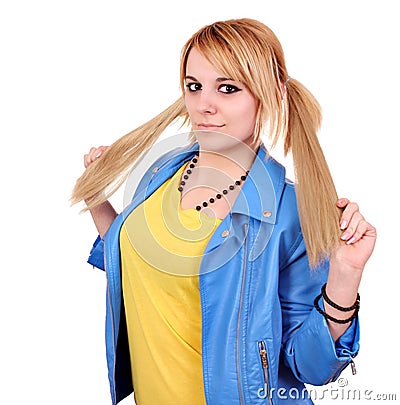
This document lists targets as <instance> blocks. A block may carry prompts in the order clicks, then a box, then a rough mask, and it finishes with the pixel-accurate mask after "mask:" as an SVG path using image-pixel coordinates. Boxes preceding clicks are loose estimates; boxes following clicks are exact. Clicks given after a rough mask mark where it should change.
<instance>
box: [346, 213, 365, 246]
mask: <svg viewBox="0 0 400 405" xmlns="http://www.w3.org/2000/svg"><path fill="white" fill-rule="evenodd" d="M369 228H370V225H369V223H368V222H367V221H366V220H365V219H364V218H362V219H360V221H359V222H358V224H357V226H356V227H355V229H354V232H353V234H352V235H351V234H350V232H348V231H346V232H345V233H344V234H346V233H347V234H348V235H349V236H348V237H346V238H344V235H342V239H343V240H345V241H346V244H347V245H351V244H352V243H356V242H358V241H359V240H360V239H361V238H362V237H363V236H364V235H365V234H366V233H367V231H368V229H369Z"/></svg>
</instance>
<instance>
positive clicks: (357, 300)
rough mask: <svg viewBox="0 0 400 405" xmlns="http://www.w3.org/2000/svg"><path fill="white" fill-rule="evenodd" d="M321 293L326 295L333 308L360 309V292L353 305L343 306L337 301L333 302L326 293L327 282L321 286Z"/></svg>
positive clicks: (346, 310) (347, 310)
mask: <svg viewBox="0 0 400 405" xmlns="http://www.w3.org/2000/svg"><path fill="white" fill-rule="evenodd" d="M321 293H322V296H323V297H324V300H325V301H326V302H327V303H328V304H329V305H330V306H331V307H333V308H335V309H338V310H339V311H343V312H350V311H353V310H354V309H357V310H358V309H360V294H358V293H357V298H356V301H355V302H354V304H353V305H352V306H351V307H342V306H340V305H338V304H336V303H335V302H333V301H332V300H331V299H330V298H329V297H328V295H327V293H326V283H325V284H324V285H323V286H322V287H321Z"/></svg>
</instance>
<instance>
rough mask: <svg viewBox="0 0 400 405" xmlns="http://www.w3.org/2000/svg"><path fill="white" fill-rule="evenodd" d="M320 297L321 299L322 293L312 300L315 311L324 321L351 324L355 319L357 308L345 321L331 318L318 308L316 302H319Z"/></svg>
mask: <svg viewBox="0 0 400 405" xmlns="http://www.w3.org/2000/svg"><path fill="white" fill-rule="evenodd" d="M321 297H322V293H321V294H320V295H318V296H317V297H315V299H314V307H315V309H316V310H317V311H318V312H319V313H320V314H321V315H323V316H324V318H325V319H327V320H329V321H332V322H335V323H340V324H344V323H348V322H351V321H352V320H353V319H354V318H356V317H357V315H358V310H359V307H357V308H356V309H355V311H354V313H353V315H352V316H351V317H350V318H347V319H337V318H334V317H333V316H331V315H329V314H327V313H326V312H325V311H324V310H323V309H321V308H320V306H319V304H318V301H319V300H320V298H321Z"/></svg>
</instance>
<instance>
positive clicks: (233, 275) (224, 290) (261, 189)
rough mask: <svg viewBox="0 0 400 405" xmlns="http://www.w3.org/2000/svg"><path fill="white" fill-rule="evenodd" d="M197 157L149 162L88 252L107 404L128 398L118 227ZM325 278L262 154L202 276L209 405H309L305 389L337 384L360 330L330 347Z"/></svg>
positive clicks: (183, 152)
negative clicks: (99, 284) (101, 309)
mask: <svg viewBox="0 0 400 405" xmlns="http://www.w3.org/2000/svg"><path fill="white" fill-rule="evenodd" d="M197 148H198V145H197V144H194V145H193V146H191V147H189V148H179V149H176V150H174V151H172V152H169V153H167V154H165V155H164V156H163V157H161V158H160V159H159V160H158V161H156V162H155V163H154V164H153V165H152V166H151V167H150V169H149V170H148V171H147V173H146V174H145V175H144V177H143V179H142V180H141V182H140V184H139V186H138V188H137V190H136V193H135V195H134V198H133V200H132V202H131V204H130V205H129V206H128V207H127V208H126V209H125V210H124V211H123V212H122V213H121V214H120V215H119V216H118V217H117V218H116V219H115V220H114V222H113V224H112V225H111V227H110V228H109V230H108V232H107V233H106V235H105V236H104V238H103V239H100V238H99V237H98V238H97V240H96V241H95V243H94V245H93V248H92V250H91V254H90V257H89V260H88V262H89V263H91V264H92V265H94V266H96V267H98V268H100V269H103V270H106V273H107V313H106V348H107V362H108V370H109V380H110V387H111V396H112V402H113V404H116V403H117V402H119V401H121V400H122V399H123V398H124V397H126V396H127V395H129V394H130V393H131V392H132V390H133V387H132V379H131V372H130V364H129V353H128V343H127V335H126V323H125V316H124V309H123V300H122V292H121V276H120V250H119V232H120V229H121V225H122V224H123V221H124V219H125V218H126V217H127V215H129V213H130V212H131V211H132V210H133V209H134V208H135V207H136V206H137V205H138V204H140V203H141V202H143V201H144V199H145V198H147V197H148V196H149V195H151V194H152V193H153V192H154V191H155V190H156V189H157V188H158V187H159V186H160V185H162V184H163V183H164V182H165V181H166V180H167V179H168V178H170V177H171V176H172V175H173V174H174V173H175V172H176V171H177V170H178V169H179V168H180V167H181V166H182V164H183V163H184V162H185V161H188V160H190V159H191V158H192V157H193V155H194V153H195V151H196V150H197ZM328 269H329V262H325V263H323V264H322V265H321V266H320V267H319V268H318V269H317V270H310V268H309V265H308V259H307V254H306V250H305V245H304V241H303V237H302V233H301V229H300V224H299V219H298V212H297V206H296V197H295V190H294V186H293V184H291V183H290V182H288V181H286V179H285V169H284V168H283V167H282V166H281V165H280V164H279V163H277V162H276V161H275V160H274V159H272V158H271V157H270V156H269V155H268V153H267V151H266V149H265V147H264V146H261V147H260V148H259V150H258V153H257V157H256V159H255V161H254V163H253V165H252V168H251V170H250V172H249V175H248V178H247V180H246V182H245V183H244V185H243V188H242V193H240V195H239V197H238V198H237V200H236V201H235V204H234V206H233V208H232V211H231V212H230V213H229V214H228V215H227V216H226V217H225V218H224V220H223V221H222V222H221V224H220V225H219V227H218V228H217V229H216V231H215V232H214V234H213V235H212V237H211V239H210V241H209V243H208V245H207V248H206V250H205V253H204V256H203V258H202V262H201V266H200V276H199V283H200V299H201V308H202V360H203V362H202V364H203V378H204V390H205V397H206V400H207V404H209V405H226V404H229V405H236V404H237V405H241V404H247V405H257V404H280V403H286V404H288V403H295V404H302V403H304V404H306V403H307V404H309V403H312V401H311V399H310V398H309V397H308V396H307V395H306V391H305V389H304V384H303V383H308V384H312V385H322V384H326V383H328V382H331V381H334V380H335V379H337V378H338V376H339V375H340V373H341V371H342V370H343V369H344V368H345V367H346V366H347V365H348V364H349V363H351V362H352V357H354V356H355V355H356V354H357V352H358V348H359V343H358V340H359V326H358V320H357V319H355V320H353V322H352V324H351V325H350V327H349V328H348V330H347V331H346V332H345V334H344V335H343V336H342V337H341V338H340V339H339V340H338V341H337V342H336V343H335V342H334V341H333V340H332V338H331V336H330V333H329V329H328V326H327V323H326V321H325V319H324V318H323V316H321V315H320V314H319V313H318V312H317V311H316V310H315V308H314V307H313V301H314V298H315V296H317V295H318V294H319V293H320V289H321V285H322V284H323V283H324V282H325V281H326V279H327V273H328ZM320 305H323V303H322V302H321V303H320ZM185 403H187V402H185ZM177 404H179V402H177Z"/></svg>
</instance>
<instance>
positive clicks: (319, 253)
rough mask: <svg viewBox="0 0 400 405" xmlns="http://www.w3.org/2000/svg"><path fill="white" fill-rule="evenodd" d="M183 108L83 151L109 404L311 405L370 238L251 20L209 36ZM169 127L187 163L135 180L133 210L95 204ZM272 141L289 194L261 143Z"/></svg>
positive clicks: (351, 350) (315, 115) (347, 327)
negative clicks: (100, 279) (283, 156)
mask: <svg viewBox="0 0 400 405" xmlns="http://www.w3.org/2000/svg"><path fill="white" fill-rule="evenodd" d="M181 84H182V93H183V94H182V97H180V98H179V99H178V100H177V101H176V102H175V103H174V104H172V105H171V106H170V107H169V108H168V109H166V110H165V111H164V112H162V113H161V114H159V115H158V116H157V117H155V118H154V119H152V120H151V121H149V122H148V123H146V124H144V125H142V126H141V127H139V128H137V129H136V130H134V131H132V132H131V133H129V134H127V135H126V136H124V137H122V138H120V139H119V140H117V141H116V142H115V143H114V144H113V145H111V146H110V147H108V148H107V147H99V148H92V149H91V150H90V152H89V153H88V154H86V155H85V157H84V161H85V167H86V170H85V172H84V174H83V175H82V177H81V178H80V179H78V182H77V184H76V187H75V189H74V191H73V202H79V201H82V200H84V201H85V202H86V204H87V209H88V210H90V212H91V214H92V216H93V220H94V222H95V225H96V226H97V229H98V231H99V237H98V238H97V240H96V241H95V244H94V245H93V248H92V251H91V254H90V257H89V263H91V264H93V265H94V266H96V267H98V268H100V269H104V270H106V273H107V280H108V293H107V302H108V305H107V319H106V342H107V360H108V367H109V379H110V386H111V395H112V401H113V403H114V404H115V403H117V402H119V401H120V400H122V399H123V398H124V397H126V396H127V395H129V394H130V393H131V392H132V391H134V393H135V400H136V403H137V404H139V405H146V404H174V405H175V404H205V403H207V404H210V405H216V404H251V405H254V404H265V403H269V404H279V403H281V402H285V403H296V404H298V403H312V401H311V399H310V398H309V397H308V395H307V394H306V391H305V389H304V383H309V384H313V385H322V384H326V383H328V382H331V381H334V380H335V379H336V378H337V377H338V376H339V375H340V373H341V371H342V370H343V369H344V368H345V367H346V366H347V365H349V364H350V363H352V364H354V363H353V360H352V359H353V357H354V356H356V354H357V352H358V348H359V343H358V340H359V326H358V319H357V315H358V310H359V296H358V292H357V291H358V287H359V284H360V280H361V276H362V272H363V269H364V266H365V264H366V262H367V260H368V258H369V257H370V255H371V253H372V251H373V248H374V244H375V239H376V231H375V229H374V227H373V226H371V225H370V224H369V223H368V222H367V221H366V220H365V219H364V217H363V216H362V214H361V213H360V212H359V209H358V206H357V204H356V203H353V202H350V201H349V200H348V199H346V198H341V199H339V200H338V199H337V196H336V192H335V188H334V185H333V181H332V179H331V176H330V174H329V170H328V167H327V165H326V162H325V159H324V156H323V153H322V151H321V149H320V146H319V143H318V140H317V136H316V133H317V130H318V127H319V123H320V109H319V106H318V104H317V102H316V100H315V99H314V98H313V96H312V95H311V94H310V92H309V91H308V90H307V89H306V88H305V87H304V86H303V85H302V84H301V83H300V82H298V81H297V80H295V79H293V78H290V77H289V75H288V72H287V70H286V66H285V61H284V56H283V51H282V48H281V45H280V43H279V41H278V39H277V38H276V36H275V35H274V33H273V32H272V31H271V30H270V29H269V28H268V27H266V26H265V25H264V24H262V23H260V22H258V21H255V20H250V19H239V20H229V21H221V22H216V23H214V24H211V25H209V26H206V27H204V28H202V29H200V30H199V31H198V32H197V33H195V34H194V35H193V36H192V38H190V39H189V40H188V42H187V43H186V45H185V46H184V48H183V50H182V58H181ZM178 118H182V119H183V122H184V123H189V124H190V125H191V129H192V133H191V135H192V136H191V141H190V143H189V145H188V147H180V148H176V149H173V150H172V151H169V152H168V153H166V154H165V155H163V156H162V157H161V158H160V159H158V160H157V161H156V162H154V164H152V166H151V167H150V169H149V170H148V171H147V172H146V173H144V174H143V177H142V179H141V182H140V184H139V186H138V187H137V189H136V192H135V194H134V197H133V199H132V202H131V204H130V205H128V206H127V207H126V209H124V211H123V212H122V213H121V214H119V215H117V213H116V212H115V210H114V209H113V207H112V206H111V204H110V203H109V201H108V198H109V196H110V195H112V193H113V192H114V191H115V190H116V189H117V188H118V187H119V186H120V185H121V184H122V182H123V181H124V180H126V178H127V176H128V175H129V172H130V170H131V169H132V167H133V164H134V163H135V162H137V161H138V158H139V157H142V156H143V153H144V152H146V151H148V150H149V149H150V148H151V146H152V145H153V144H154V142H155V141H156V140H157V139H158V137H159V136H160V134H161V133H162V132H163V131H164V130H165V129H166V128H167V127H168V125H170V124H171V123H172V122H174V121H175V120H176V119H178ZM264 134H265V135H269V136H271V137H272V139H273V141H274V142H276V141H277V140H278V138H279V137H282V138H283V140H284V146H285V152H289V151H291V152H292V154H293V160H294V167H295V173H296V181H295V184H293V183H291V182H289V181H286V180H285V170H284V168H283V167H282V166H281V165H280V164H279V163H277V162H276V161H275V160H274V159H273V158H271V156H270V155H269V154H268V152H267V150H266V148H265V146H264V144H263V142H262V135H264Z"/></svg>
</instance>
